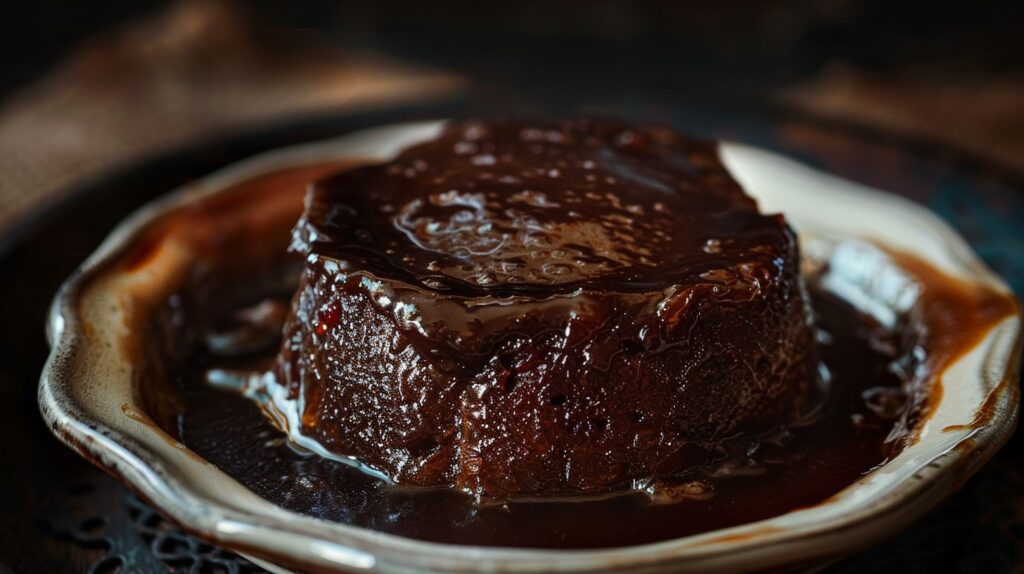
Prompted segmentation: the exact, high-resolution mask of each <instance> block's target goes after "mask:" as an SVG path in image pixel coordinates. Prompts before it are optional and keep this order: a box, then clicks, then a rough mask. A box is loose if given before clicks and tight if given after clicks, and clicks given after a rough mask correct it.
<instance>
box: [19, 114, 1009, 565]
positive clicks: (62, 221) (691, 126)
mask: <svg viewBox="0 0 1024 574" xmlns="http://www.w3.org/2000/svg"><path fill="white" fill-rule="evenodd" d="M621 109H622V110H623V111H622V112H621V113H617V115H625V116H627V117H629V116H635V117H636V118H637V119H651V114H650V113H649V112H647V111H645V112H643V113H630V109H631V108H630V106H629V105H628V103H626V104H625V105H624V106H623V107H622V108H621ZM545 111H547V112H549V113H551V112H554V113H557V112H558V111H559V110H545ZM634 111H636V110H634ZM466 114H467V111H466V110H465V109H453V108H450V107H449V108H431V109H425V108H417V109H403V110H391V111H388V112H384V113H377V114H361V115H359V116H345V117H331V118H320V119H317V120H316V121H312V120H310V121H306V122H303V123H302V124H297V125H296V124H291V125H288V126H284V127H280V128H276V129H271V130H265V131H262V132H259V133H251V134H246V135H244V136H240V137H234V138H230V139H224V140H220V141H214V142H208V143H206V144H204V145H200V146H196V147H194V148H191V149H188V150H184V151H181V152H178V153H174V154H171V155H168V156H165V157H162V158H158V159H154V160H151V161H147V162H144V163H143V164H140V165H139V166H137V167H135V168H133V169H130V170H128V171H125V172H122V173H118V174H115V175H113V176H111V177H110V178H108V179H105V180H103V181H100V182H95V183H93V184H91V185H87V186H85V187H83V188H81V189H79V190H77V191H75V193H73V194H71V195H70V196H69V197H70V198H69V199H68V200H66V201H63V202H61V203H59V204H56V205H53V206H50V207H49V208H48V209H46V210H45V211H44V212H43V213H41V214H39V215H37V216H35V217H33V218H30V219H28V220H26V221H24V222H22V224H21V225H20V226H18V227H17V228H15V229H13V230H11V231H9V232H8V233H7V235H6V236H3V237H0V269H2V270H3V272H2V278H3V280H2V281H0V290H2V292H0V399H2V400H0V409H2V412H0V431H2V432H0V445H2V448H0V453H2V455H3V466H2V468H3V469H4V470H3V472H0V572H3V571H4V569H5V567H6V568H8V569H10V570H11V571H15V572H94V573H112V572H116V571H118V570H120V571H121V572H143V573H147V572H211V573H212V572H228V573H235V572H239V573H241V572H262V570H261V569H259V568H258V567H256V566H254V565H252V564H251V563H249V562H247V561H246V560H244V559H242V558H240V557H238V556H235V555H234V554H232V553H230V552H227V551H223V550H220V549H218V548H216V547H213V546H210V545H209V544H206V543H204V542H201V541H199V540H197V539H195V538H193V537H191V536H189V535H186V534H184V533H182V532H181V531H179V530H177V529H176V528H175V527H174V525H172V524H170V523H169V522H168V521H166V520H165V519H164V518H163V517H161V516H160V514H159V513H157V512H155V511H154V510H152V509H151V508H149V507H147V506H146V505H145V504H143V503H142V502H140V501H139V500H138V499H137V498H135V497H134V496H133V495H132V494H130V493H129V492H128V491H127V490H126V489H125V488H124V487H122V486H121V485H120V484H119V483H117V482H116V481H114V480H113V479H111V478H109V477H107V476H106V475H104V474H103V473H102V472H100V471H99V470H97V469H96V468H95V467H93V466H92V465H90V464H89V463H88V462H86V461H85V460H83V459H81V458H79V457H78V456H76V455H75V454H73V453H72V452H71V451H70V450H68V449H67V448H65V447H63V446H62V445H61V444H60V443H58V442H57V441H56V439H54V438H53V437H52V435H51V434H50V433H49V431H48V429H47V428H46V427H45V425H44V424H43V423H42V420H41V418H40V417H39V414H38V409H37V406H36V398H35V393H36V387H37V381H38V376H39V371H40V370H41V367H42V364H43V361H44V360H45V357H46V353H47V346H46V342H45V338H44V333H43V325H44V317H45V314H46V309H47V306H48V304H49V301H50V298H51V297H52V295H53V293H54V292H55V290H56V289H57V286H58V285H59V284H60V282H61V281H62V280H63V279H64V278H65V277H66V276H67V275H68V274H69V273H71V271H72V270H73V269H74V268H75V267H76V266H77V265H78V263H79V262H80V261H81V260H82V259H84V258H85V257H86V256H87V255H88V254H89V253H90V252H91V251H92V250H93V249H94V248H95V247H96V246H97V245H98V243H99V242H100V241H101V240H102V239H103V237H104V236H105V235H106V233H107V232H108V231H109V230H110V229H111V228H112V227H113V226H114V225H115V224H116V223H117V222H118V221H119V220H121V219H122V218H123V217H124V216H126V215H127V214H128V213H130V212H131V211H132V210H134V209H135V208H136V207H138V206H139V205H141V204H143V203H145V202H146V201H149V200H151V199H153V198H154V197H157V196H159V195H160V194H162V193H165V192H167V191H169V190H171V189H174V188H176V187H178V186H181V185H182V184H185V183H187V182H189V181H191V180H193V179H195V178H197V177H200V176H202V175H205V174H207V173H209V172H211V171H213V170H215V169H217V168H219V167H221V166H224V165H227V164H229V163H232V162H234V161H237V160H239V159H242V158H245V157H247V156H250V155H253V154H255V153H258V152H260V151H263V150H266V149H271V148H274V147H280V146H282V145H288V144H291V143H297V142H301V141H308V140H312V139H318V138H324V137H329V136H332V135H337V134H340V133H344V132H346V131H351V130H354V129H359V128H362V127H367V126H371V125H376V124H382V123H391V122H398V121H406V120H411V119H418V118H426V117H444V116H449V115H460V116H461V115H466ZM655 119H656V120H657V121H659V122H663V123H669V124H672V125H675V126H676V127H678V128H680V129H682V130H685V131H689V132H697V133H701V134H703V135H707V136H720V137H726V138H729V139H737V140H742V141H746V142H750V143H752V144H755V145H762V146H765V147H771V148H775V149H779V150H780V151H783V152H785V153H789V154H791V155H794V156H796V157H799V158H801V159H803V160H805V161H808V162H811V163H814V164H817V165H819V166H821V167H823V168H825V169H827V170H829V171H833V172H835V173H838V174H840V175H843V176H845V177H848V178H850V179H855V180H858V181H861V182H864V183H868V184H871V185H875V186H877V187H880V188H883V189H886V190H889V191H892V192H895V193H900V194H902V195H906V196H908V197H910V198H912V199H914V200H916V201H919V202H922V203H924V204H926V205H928V206H929V207H930V208H931V209H933V210H934V211H936V212H938V213H939V214H940V215H942V216H943V217H945V218H946V219H947V220H949V221H950V222H951V223H952V224H953V225H954V226H955V227H956V228H957V229H959V230H960V232H961V233H963V234H964V236H965V237H966V238H967V239H968V240H969V241H970V242H971V243H972V245H973V246H974V247H975V249H976V250H977V251H978V253H979V254H980V255H981V256H982V258H983V259H985V261H986V262H987V263H988V264H989V265H990V266H991V267H992V268H993V269H995V270H996V272H998V273H999V274H1001V275H1002V276H1003V277H1004V278H1006V279H1007V280H1008V281H1009V282H1010V283H1011V285H1012V286H1013V288H1014V290H1015V291H1016V292H1017V293H1022V292H1024V229H1022V227H1021V224H1020V222H1021V221H1024V194H1022V193H1020V191H1019V190H1017V189H1015V188H1014V185H1015V184H1016V183H1018V182H1017V179H1016V176H1014V175H1012V174H1010V175H1007V174H1006V173H1000V172H999V171H998V170H994V169H987V168H986V166H985V165H984V164H980V163H978V162H976V161H972V160H964V159H962V158H961V157H960V156H958V155H957V154H956V153H953V152H949V151H948V150H944V149H939V148H933V147H931V146H928V145H922V144H921V142H912V141H898V140H891V139H888V138H886V137H880V136H878V135H877V134H873V133H871V132H864V131H860V130H855V129H849V128H847V127H843V126H835V125H824V124H822V123H820V122H816V121H813V120H810V119H807V118H797V117H791V116H785V115H778V114H771V113H758V114H750V113H746V114H736V113H731V112H729V111H727V110H708V109H702V110H692V109H690V110H686V111H679V112H674V113H666V112H665V111H664V110H660V111H659V112H658V115H657V117H656V118H655ZM837 216H841V214H837ZM1021 454H1022V440H1021V438H1020V437H1019V436H1015V437H1014V438H1013V439H1011V441H1010V443H1009V444H1008V445H1007V446H1006V447H1005V448H1004V449H1003V451H1002V452H1001V453H1000V454H999V455H997V457H996V458H995V459H994V460H993V461H992V462H991V463H990V464H989V465H988V466H987V467H986V468H985V469H984V470H983V471H982V472H981V473H980V474H978V475H977V476H976V477H974V478H973V479H971V480H970V481H969V482H968V483H967V484H966V485H965V486H964V488H963V490H962V491H961V492H960V493H959V494H957V495H956V496H954V497H952V498H951V499H949V500H948V501H946V502H945V503H944V504H943V505H942V506H941V507H940V508H938V509H937V510H935V511H934V512H932V513H931V514H930V515H929V516H928V517H927V518H925V519H924V520H922V521H921V522H920V523H919V524H917V525H916V526H914V527H912V528H911V529H909V530H908V531H906V532H905V533H903V534H901V535H900V536H898V537H897V538H895V539H893V540H891V541H889V542H887V543H885V544H882V545H880V546H878V547H875V548H871V549H868V550H866V551H864V552H862V553H860V554H858V555H855V556H851V557H848V558H846V559H844V560H842V561H840V562H839V563H837V564H835V565H833V566H832V567H830V569H829V570H828V571H829V572H861V571H865V570H870V571H873V572H894V573H895V572H900V573H901V574H906V573H913V572H935V571H968V572H1009V571H1015V570H1019V569H1020V568H1022V567H1024V469H1022V468H1021V464H1020V461H1021Z"/></svg>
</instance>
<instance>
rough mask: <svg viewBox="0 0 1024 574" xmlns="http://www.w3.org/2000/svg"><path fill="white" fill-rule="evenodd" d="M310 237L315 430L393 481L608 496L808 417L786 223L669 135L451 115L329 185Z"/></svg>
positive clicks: (294, 351) (810, 370) (293, 339)
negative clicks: (555, 269) (432, 130)
mask: <svg viewBox="0 0 1024 574" xmlns="http://www.w3.org/2000/svg"><path fill="white" fill-rule="evenodd" d="M468 148H472V150H469V149H468ZM462 149H465V150H466V153H463V154H460V153H459V150H462ZM482 157H483V158H486V159H487V161H486V163H485V165H481V158H482ZM527 196H528V197H527ZM603 205H610V206H622V208H621V209H615V208H612V207H609V208H608V209H604V208H599V206H603ZM620 211H621V213H620ZM296 237H297V239H296V242H295V247H296V249H298V250H299V251H300V253H302V254H303V255H308V257H307V261H308V265H307V269H306V272H305V275H304V277H303V280H302V283H301V285H300V287H299V293H298V296H297V298H296V300H295V304H294V310H293V315H292V317H291V319H290V321H289V323H288V325H287V326H286V327H285V332H286V341H285V344H284V346H283V352H282V356H281V360H280V367H279V369H278V371H279V375H280V377H281V383H282V384H284V385H286V386H287V387H288V388H289V391H290V396H291V398H292V399H296V398H298V396H299V395H300V394H301V395H302V396H303V398H304V403H303V405H304V406H303V408H304V410H303V412H302V413H301V415H302V428H301V432H302V433H303V434H305V435H307V436H310V437H312V438H314V439H316V440H317V441H319V442H320V443H321V444H323V445H325V446H326V447H327V448H328V449H330V450H332V451H334V452H337V453H339V454H343V455H354V456H356V457H357V458H359V459H360V460H361V461H362V462H364V463H366V464H369V465H371V466H373V467H374V468H377V469H378V470H380V471H383V472H384V473H385V474H386V475H388V476H390V477H391V478H393V479H395V480H396V481H397V482H399V483H403V484H412V485H455V486H458V487H460V488H463V489H465V490H467V491H470V492H472V493H475V494H480V495H484V496H488V497H499V498H500V497H505V496H513V495H557V494H566V493H580V492H583V493H595V492H601V491H603V490H606V489H608V488H611V487H616V486H623V485H625V484H627V483H628V481H629V480H630V479H644V478H648V477H651V476H659V475H671V474H675V473H678V472H681V471H686V470H690V469H693V468H696V467H702V466H714V465H717V464H721V463H723V461H725V460H727V459H730V458H731V455H729V454H728V445H727V443H726V439H727V438H734V437H735V436H736V435H744V434H750V433H759V432H768V431H772V430H775V429H777V428H779V427H780V426H786V425H788V424H791V423H793V422H794V421H796V419H798V418H799V417H800V416H801V415H802V414H803V413H806V412H808V411H810V410H811V408H812V406H813V401H814V398H813V394H814V393H813V391H814V388H815V384H814V381H815V380H816V379H815V373H816V367H815V365H814V358H813V351H812V348H813V347H812V346H813V339H812V334H811V331H810V329H809V319H808V315H807V308H806V300H805V294H804V291H803V288H802V285H801V283H800V282H799V281H798V277H797V273H798V261H799V258H798V254H797V247H796V242H795V239H794V236H793V234H792V233H791V232H790V231H789V229H788V228H787V227H786V225H785V222H784V221H783V219H782V218H781V217H778V216H764V215H761V214H759V213H758V212H757V210H756V206H755V205H754V202H753V201H752V200H751V199H750V198H748V197H747V196H745V195H744V194H743V192H742V190H741V189H740V188H739V186H738V185H737V184H736V183H735V182H734V181H733V180H732V179H731V178H730V177H729V175H728V173H727V172H726V171H725V170H724V168H723V167H722V166H721V164H719V162H718V160H717V156H716V153H715V151H714V149H713V147H711V146H709V145H707V144H705V143H703V142H693V141H690V140H687V139H685V138H682V137H680V136H677V135H675V134H674V133H672V132H670V131H667V130H655V129H639V128H631V127H629V126H625V125H622V124H617V123H614V122H591V121H573V122H563V123H561V124H554V123H552V124H544V123H541V124H534V123H526V124H520V123H517V122H503V121H499V122H481V123H475V122H470V123H465V124H460V125H455V126H452V127H450V128H449V129H448V130H447V131H446V132H445V134H444V135H443V136H442V137H440V138H439V139H438V140H437V141H436V142H428V143H426V144H421V145H419V146H415V147H413V148H410V149H409V150H407V151H406V152H404V153H403V154H402V155H401V156H399V158H398V159H397V160H395V162H393V163H391V164H388V165H383V166H372V167H366V168H360V169H357V170H353V171H350V172H346V173H343V174H340V175H338V176H336V177H333V178H331V179H328V180H326V181H325V182H323V183H321V184H318V185H317V186H316V188H315V190H314V191H313V192H312V196H311V200H310V202H309V208H308V209H307V213H306V216H305V218H304V220H303V221H302V222H301V223H300V225H299V227H298V228H297V234H296ZM481 254H483V255H481ZM552 265H557V266H559V268H560V269H562V270H563V271H564V272H563V273H552V272H550V268H551V266H552Z"/></svg>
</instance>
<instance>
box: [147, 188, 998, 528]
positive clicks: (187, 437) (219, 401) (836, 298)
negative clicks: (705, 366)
mask: <svg viewBox="0 0 1024 574" xmlns="http://www.w3.org/2000/svg"><path fill="white" fill-rule="evenodd" d="M239 188H240V189H239V191H244V189H241V188H244V185H242V186H239ZM826 251H827V252H826V253H823V254H822V257H821V258H820V260H819V261H818V265H817V267H816V268H815V269H812V270H811V272H810V273H809V274H808V283H809V286H810V288H811V299H812V303H813V307H814V313H815V320H816V322H817V333H818V339H819V342H820V348H821V355H822V360H823V363H824V365H825V366H826V367H827V369H828V371H829V373H830V377H831V385H832V393H831V395H830V397H829V403H828V404H827V405H826V407H825V409H826V410H825V412H824V414H823V416H822V417H821V418H820V420H819V422H817V423H816V424H815V425H814V426H813V427H812V428H809V429H796V430H794V431H793V432H792V435H791V436H788V437H779V442H780V443H784V444H786V446H785V448H784V449H782V448H775V447H774V446H773V445H772V444H771V441H762V442H760V443H758V444H757V445H756V450H757V452H755V453H752V457H753V458H755V459H756V461H757V464H755V465H748V466H744V467H743V468H742V472H741V473H739V474H736V475H732V476H722V475H716V476H699V477H695V478H699V479H700V480H701V481H702V482H703V483H705V484H707V485H710V489H707V490H705V491H702V492H701V493H700V496H690V497H683V498H684V499H683V500H681V501H679V502H675V503H672V504H658V503H657V501H652V499H651V498H650V497H649V496H647V495H645V494H642V493H637V492H629V493H625V494H621V495H617V496H609V497H605V498H602V499H593V498H591V499H579V500H552V501H544V502H511V503H506V504H501V505H489V506H480V505H477V504H475V503H474V500H473V499H472V498H471V497H469V496H467V495H465V494H463V493H461V492H459V491H456V490H451V489H444V488H434V489H424V488H419V489H417V488H408V487H400V486H394V485H388V484H386V483H384V482H383V481H381V480H378V479H376V478H374V477H372V476H369V475H367V474H364V473H363V472H361V471H359V470H358V469H357V468H355V467H353V466H349V465H345V464H342V463H339V462H335V461H331V460H328V459H325V458H321V457H319V456H317V455H314V454H310V453H306V452H301V451H299V450H298V449H296V448H294V447H293V446H291V445H290V444H289V442H288V441H287V439H286V437H285V435H284V433H282V432H281V431H280V430H278V429H277V428H275V427H274V426H273V425H272V424H271V423H270V422H269V421H268V419H267V418H266V417H265V416H264V415H263V414H262V413H261V412H260V409H259V407H258V406H257V404H256V403H254V402H253V401H250V400H248V399H246V398H244V397H243V396H241V395H238V394H236V393H232V392H228V391H224V390H220V389H217V388H214V387H212V386H210V385H209V384H208V383H207V382H206V377H207V374H208V373H209V371H210V370H211V369H221V370H232V369H240V370H246V369H248V370H259V369H263V368H265V367H266V365H267V364H268V363H269V362H270V360H271V359H272V357H273V356H274V353H275V352H276V349H277V341H276V340H275V339H274V337H273V333H274V330H273V329H266V328H263V329H261V328H260V327H261V326H263V327H266V326H268V325H270V326H272V325H273V324H274V322H275V321H276V320H278V319H275V317H279V315H280V309H281V308H282V307H283V306H284V305H286V304H287V303H286V302H287V299H288V298H289V297H290V296H291V292H290V291H289V290H287V289H282V288H281V286H280V285H277V286H274V287H268V286H263V287H257V286H254V285H252V284H249V285H247V287H248V288H250V289H251V292H250V293H249V296H248V300H247V301H245V302H243V303H241V304H237V307H236V310H237V309H241V310H242V311H241V312H240V313H239V312H233V313H226V314H225V315H232V314H233V315H236V317H235V320H236V322H241V323H247V324H249V327H251V328H250V329H248V331H247V330H246V329H241V330H239V329H235V330H230V329H229V330H226V331H225V330H221V331H218V332H214V333H207V336H206V337H205V340H206V343H207V344H206V345H196V348H194V349H191V351H190V352H186V353H183V356H184V357H185V359H184V361H182V362H181V366H180V367H174V366H172V371H171V372H170V373H169V374H170V378H172V379H175V380H177V382H178V384H179V390H180V394H181V405H182V406H181V411H180V413H179V414H178V417H177V421H176V422H177V428H176V429H167V430H169V431H172V434H173V435H175V436H176V437H178V438H180V440H181V441H182V442H183V443H184V444H185V445H186V446H187V447H188V448H190V449H191V450H192V451H194V452H195V453H197V454H198V455H199V456H201V457H203V458H204V459H206V460H208V461H209V462H211V463H212V464H214V465H215V466H217V467H218V468H220V469H221V470H222V471H224V472H225V473H226V474H228V475H229V476H231V477H233V478H234V479H235V480H237V481H238V482H240V483H241V484H243V485H244V486H246V487H247V488H249V489H251V490H252V491H253V492H255V493H257V494H258V495H260V496H262V497H264V498H266V499H267V500H269V501H270V502H272V503H274V504H277V505H280V506H281V507H283V508H286V509H288V510H292V511H295V512H299V513H302V514H307V515H310V516H315V517H319V518H323V519H326V520H331V521H338V522H343V523H346V524H351V525H354V526H359V527H364V528H369V529H373V530H378V531H382V532H388V533H392V534H397V535H402V536H408V537H412V538H418V539H422V540H429V541H435V542H447V543H457V544H475V545H488V546H520V547H544V548H601V547H613V546H626V545H633V544H642V543H649V542H656V541H661V540H668V539H673V538H678V537H681V536H686V535H691V534H696V533H700V532H707V531H710V530H715V529H719V528H724V527H729V526H735V525H739V524H743V523H748V522H752V521H756V520H760V519H764V518H769V517H772V516H776V515H779V514H782V513H785V512H788V511H791V510H794V509H797V508H801V507H807V506H812V505H815V504H818V503H820V502H822V501H824V500H826V499H828V498H829V497H831V496H833V495H834V494H836V493H837V492H839V491H840V490H842V489H843V488H845V487H846V486H848V485H850V484H851V483H853V482H855V481H856V480H857V479H858V478H860V477H861V476H863V475H864V474H866V473H867V472H869V471H870V470H871V469H873V468H875V467H877V466H879V465H880V464H883V463H884V462H885V461H886V460H887V459H888V458H889V457H891V456H893V455H894V454H895V453H896V452H898V449H899V448H900V447H901V446H902V445H903V444H905V443H906V442H907V441H911V440H913V437H914V434H915V432H916V430H917V429H918V428H919V425H920V424H921V423H922V422H923V420H925V419H926V418H927V416H928V411H929V406H928V404H929V403H928V400H927V399H928V397H929V396H932V395H931V393H932V392H935V391H936V390H937V389H938V388H939V387H937V386H936V381H937V380H939V379H940V378H941V373H942V372H943V370H944V369H945V367H946V366H947V365H948V364H950V363H951V362H952V361H954V360H955V359H956V358H957V357H959V356H960V355H961V354H962V353H964V352H966V351H967V350H969V349H970V348H972V347H973V346H974V345H975V344H976V343H977V342H978V340H979V339H980V337H982V336H983V335H984V334H985V333H986V332H988V330H989V329H990V328H991V326H993V325H995V324H996V323H998V322H999V321H1000V320H1001V319H1002V318H1004V317H1006V316H1007V315H1008V314H1009V313H1011V312H1013V310H1014V309H1015V305H1016V303H1014V302H1013V300H1012V299H1011V298H1009V297H1007V296H1005V295H1003V294H999V293H994V292H991V291H987V290H982V289H979V288H974V287H971V286H969V285H966V284H964V283H962V282H960V281H958V280H956V279H953V278H950V277H948V276H946V275H944V274H943V273H941V272H940V271H937V270H935V269H934V268H932V267H931V266H929V265H927V264H925V263H922V262H920V261H918V260H916V259H913V258H911V257H910V256H905V255H899V256H895V257H892V256H889V255H888V254H886V253H885V252H883V251H881V250H878V249H877V248H875V247H872V246H869V245H866V244H860V243H857V244H853V245H852V246H850V245H846V244H839V245H838V246H835V245H833V246H830V247H829V248H828V249H827V250H826ZM812 259H813V254H812ZM893 261H895V264H894V263H893ZM872 265H874V266H876V267H878V268H879V269H881V268H882V267H885V268H886V269H889V270H890V272H892V273H896V274H897V276H898V277H897V280H894V281H888V282H886V285H884V286H879V285H875V284H873V283H872V277H878V276H879V273H877V272H876V271H877V270H878V269H876V270H875V271H868V272H866V271H865V270H870V269H872ZM886 266H887V267H886ZM858 269H859V270H860V271H859V272H858V271H857V270H858ZM903 270H905V271H906V273H905V274H903V275H900V273H901V272H902V271H903ZM858 273H859V274H858ZM876 283H882V282H881V281H876ZM844 286H845V287H844ZM235 288H236V291H237V290H238V286H236V287H235ZM886 289H890V290H891V292H886ZM907 293H910V295H906V294H907ZM182 295H183V296H186V297H187V295H188V287H185V288H183V292H182ZM204 297H205V295H204ZM202 298H203V297H201V298H200V299H202ZM214 299H215V298H214ZM214 299H211V300H214ZM196 306H197V307H198V308H202V304H201V301H200V302H198V303H196ZM217 308H219V306H217V305H212V304H211V305H209V308H208V309H205V311H206V312H207V313H213V312H214V310H215V309H217ZM221 319H225V318H224V317H222V318H221ZM156 320H161V316H160V314H157V317H156ZM236 326H237V325H236ZM165 328H166V327H165ZM239 333H242V335H239ZM268 333H269V334H270V335H269V336H268ZM225 334H227V335H231V334H234V335H239V336H241V337H242V339H243V340H244V342H245V344H246V345H249V346H248V347H246V348H245V350H244V352H242V353H238V354H232V355H231V356H226V355H223V354H217V353H215V352H211V351H210V349H211V348H213V349H214V350H216V348H217V341H221V342H223V341H222V340H219V339H217V336H223V335H225ZM246 334H247V335H248V336H245V335H246ZM193 338H194V339H201V338H202V337H193ZM238 343H239V341H238V340H235V341H233V342H231V344H232V345H236V348H238V347H237V345H238ZM154 418H156V419H157V420H162V419H161V418H157V417H154ZM754 447H755V445H753V444H751V448H752V449H753V448H754Z"/></svg>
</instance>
